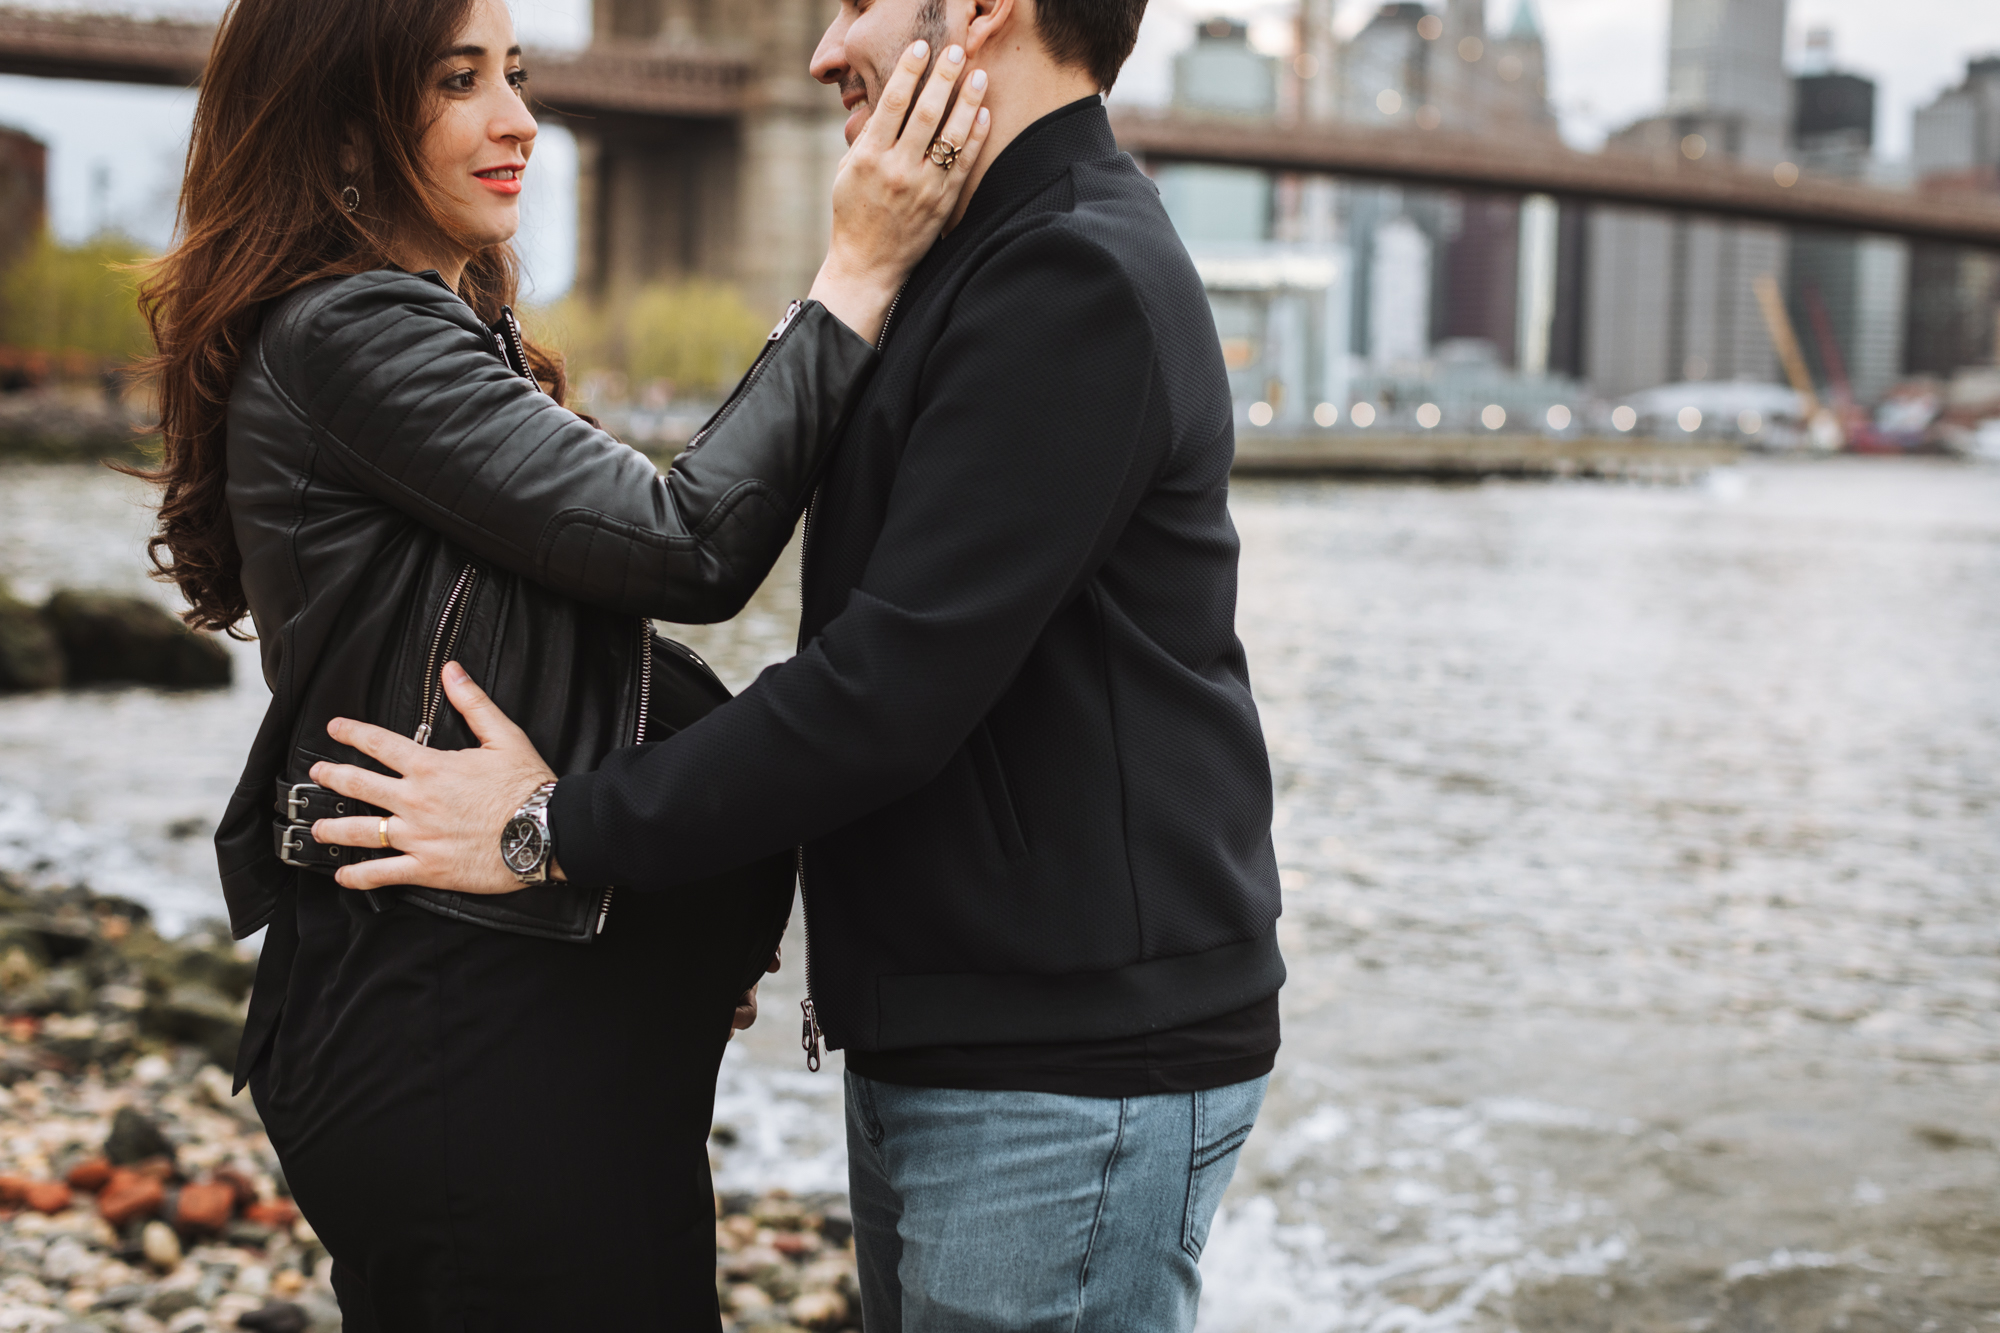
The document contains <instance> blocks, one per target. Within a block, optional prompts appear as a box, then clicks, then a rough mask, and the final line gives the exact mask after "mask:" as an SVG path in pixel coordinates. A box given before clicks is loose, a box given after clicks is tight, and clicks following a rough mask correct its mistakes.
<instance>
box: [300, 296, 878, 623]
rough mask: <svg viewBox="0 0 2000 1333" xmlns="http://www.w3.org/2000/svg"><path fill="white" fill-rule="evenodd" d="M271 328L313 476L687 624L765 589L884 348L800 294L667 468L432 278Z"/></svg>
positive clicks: (549, 582)
mask: <svg viewBox="0 0 2000 1333" xmlns="http://www.w3.org/2000/svg"><path fill="white" fill-rule="evenodd" d="M261 343H262V349H261V350H262V355H263V356H264V358H265V361H266V364H267V366H268V367H269V372H270V375H271V379H272V381H273V382H274V383H275V384H276V385H277V386H278V387H279V388H281V389H282V390H283V391H284V392H285V393H286V395H287V396H288V397H289V398H290V400H291V404H292V407H293V409H294V410H295V412H296V413H297V415H298V417H299V418H300V420H301V423H302V424H303V425H304V426H305V427H306V428H308V429H310V430H311V431H312V433H313V435H314V437H315V439H316V441H317V442H318V444H319V447H320V450H321V452H322V455H323V456H324V459H325V462H324V464H322V465H321V466H320V467H319V468H318V469H317V472H318V476H317V478H316V481H317V484H319V485H322V486H324V485H339V484H342V483H345V484H346V485H348V486H351V487H352V488H353V489H354V490H356V491H360V492H362V493H365V494H367V495H369V496H372V497H373V498H375V499H377V500H380V501H382V502H383V503H386V504H389V505H391V506H393V507H395V508H397V509H400V510H402V511H403V512H405V513H407V514H409V515H410V516H411V517H412V518H414V519H416V520H417V521H418V522H420V523H423V524H424V525H425V526H426V527H430V528H433V529H435V530H437V531H439V532H442V533H444V534H445V535H446V536H448V537H450V538H451V539H452V540H453V541H455V542H457V543H458V544H460V545H461V546H464V547H465V548H466V549H467V550H469V551H471V552H472V553H473V554H474V555H476V556H478V557H480V558H481V559H484V560H489V561H491V562H493V563H494V564H497V565H499V566H501V567H503V568H506V569H510V570H512V571H514V572H516V573H518V574H522V575H524V576H526V577H528V578H531V579H534V580H535V581H536V582H538V583H541V584H543V585H544V586H547V587H549V588H552V589H554V590H555V591H557V592H560V593H562V594H564V595H565V596H569V597H573V598H576V599H577V600H579V601H583V602H588V603H591V604H592V605H596V606H602V607H606V608H609V609H613V610H623V611H630V612H634V613H638V614H644V615H650V616H656V617H659V618H661V619H666V620H675V621H680V622H682V623H693V622H699V621H708V620H719V619H725V618H727V617H728V616H731V615H733V614H735V613H736V611H737V610H738V609H739V608H740V607H741V606H742V604H743V602H744V601H745V600H747V599H748V598H749V596H750V594H751V593H752V592H754V591H755V590H756V588H757V585H758V583H760V582H761V581H762V579H763V577H764V575H765V573H766V572H768V570H769V568H770V566H771V563H772V562H773V561H774V560H775V559H776V558H777V555H778V552H779V551H781V550H782V549H783V548H784V544H785V541H786V539H787V538H788V536H789V535H790V532H791V529H792V525H793V523H794V522H795V521H796V520H797V518H798V515H799V512H800V511H801V510H802V509H803V508H804V506H805V502H806V498H807V496H808V494H809V493H810V487H811V484H812V480H813V477H814V476H815V475H816V473H817V469H818V467H819V464H820V462H821V460H822V459H823V457H824V456H825V454H826V452H827V450H828V449H830V448H831V447H832V444H833V441H834V439H835V438H836V437H837V434H838V431H839V427H840V424H841V422H842V421H843V420H844V419H845V416H846V413H847V411H848V410H849V408H850V407H851V406H852V404H853V401H854V399H855V398H856V397H857V396H858V395H859V393H860V391H861V389H862V387H863V385H864V384H865V382H866V379H867V372H868V370H869V368H870V367H871V366H872V365H873V364H874V361H875V352H874V349H873V348H871V347H870V346H869V345H868V344H867V343H865V342H863V341H862V340H861V338H860V337H859V336H858V335H857V334H855V333H854V332H853V330H851V329H849V328H848V327H847V326H846V325H844V324H842V323H841V322H840V321H839V320H837V319H835V318H833V317H832V316H831V315H830V314H828V313H827V312H826V310H825V309H824V308H823V307H821V306H819V305H817V304H814V303H808V304H806V305H804V306H801V307H799V308H798V309H797V310H796V311H795V312H793V314H792V315H791V317H790V318H789V319H788V320H787V321H786V323H785V324H784V325H783V326H782V327H781V328H780V329H779V330H777V331H774V333H773V337H772V340H771V342H769V343H768V344H767V345H766V347H765V349H764V353H763V355H762V356H761V357H760V358H759V361H758V364H757V366H756V367H755V368H754V369H753V371H752V372H751V374H750V375H748V376H746V377H745V381H744V383H743V384H742V385H741V386H739V388H738V390H737V393H736V394H735V395H734V396H733V397H732V399H731V401H730V403H729V404H728V405H727V406H726V407H725V409H724V410H723V412H721V413H719V414H718V416H717V419H716V420H715V421H714V422H712V423H711V425H710V427H709V428H708V429H707V430H706V432H705V434H704V436H703V438H702V439H701V440H700V442H699V444H698V445H697V446H696V447H695V448H693V449H691V450H689V451H687V453H686V454H685V455H684V457H683V459H682V460H677V461H676V463H675V465H674V467H673V468H672V469H671V470H670V471H669V472H668V473H667V475H666V476H664V477H662V476H660V475H658V473H657V472H656V470H655V469H654V467H653V464H652V462H651V461H650V460H648V459H647V458H646V457H645V456H644V455H643V454H640V453H637V452H636V451H634V450H632V449H630V448H627V447H626V446H625V445H623V444H620V443H619V442H618V441H617V440H615V439H613V438H612V437H611V436H609V435H607V434H605V433H604V432H603V431H601V430H599V429H597V428H596V427H594V426H592V425H590V424H589V423H588V422H586V421H584V420H583V419H582V418H580V417H578V416H577V415H576V414H575V413H573V412H571V411H569V410H568V409H567V408H563V407H559V406H557V405H556V403H555V402H554V400H552V399H551V398H549V397H548V395H546V394H544V393H542V392H541V391H540V390H539V389H537V388H536V387H535V386H534V384H533V383H532V382H531V381H529V380H526V379H523V378H522V377H520V376H518V375H516V374H514V373H513V372H512V371H511V370H510V369H508V367H507V366H506V364H505V363H504V362H503V361H502V360H501V359H500V358H499V356H497V355H496V354H495V352H494V350H493V341H492V335H491V334H489V333H488V332H487V330H486V329H485V327H484V326H483V325H482V324H481V323H480V322H479V319H478V317H477V316H476V315H474V314H473V312H472V310H471V309H470V308H469V307H467V306H466V305H465V303H464V302H462V301H460V300H459V299H458V297H456V296H455V295H453V294H452V293H450V292H448V291H446V290H445V289H444V288H443V287H442V286H441V285H439V284H438V283H436V282H434V281H432V280H430V279H427V278H423V277H419V276H416V275H412V274H404V273H394V272H379V273H367V274H361V275H358V276H356V277H352V278H346V279H342V280H340V281H337V282H335V283H331V284H329V285H328V286H327V287H326V288H324V289H322V290H321V291H317V292H314V293H312V294H311V295H310V296H308V297H307V298H306V299H304V300H301V301H299V302H296V303H294V304H293V305H292V306H291V307H289V308H288V309H286V310H285V311H284V312H283V314H282V315H281V317H280V318H279V319H278V320H277V321H276V322H275V323H274V324H273V325H271V326H268V327H267V328H266V329H265V331H264V336H263V338H262V340H261ZM326 464H331V466H327V465H326Z"/></svg>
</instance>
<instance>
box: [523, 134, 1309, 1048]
mask: <svg viewBox="0 0 2000 1333" xmlns="http://www.w3.org/2000/svg"><path fill="white" fill-rule="evenodd" d="M1231 420H1232V418H1231V408H1230V397H1229V389H1228V384H1227V381H1226V377H1225V373H1224V369H1223V365H1222V359H1221V353H1220V349H1219V347H1218V344H1217V339H1216V334H1215V327H1214V323H1213V319H1212V317H1211V315H1210V313H1209V309H1208V305H1207V302H1206V299H1205V297H1204V295H1203V292H1202V287H1201V283H1200V280H1199V279H1198V277H1197V276H1196V273H1195V271H1194V267H1193V265H1192V263H1191V262H1190V261H1189V259H1188V256H1187V254H1186V252H1185V251H1184V249H1183V248H1182V246H1181V243H1180V241H1179V239H1178V238H1177V237H1176V236H1175V234H1174V231H1173V229H1172V227H1171V225H1170V224H1169V223H1168V220H1167V217H1166V214H1165V212H1164V210H1163V209H1162V208H1161V206H1160V202H1159V198H1158V194H1157V191H1156V190H1155V189H1154V187H1153V185H1152V183H1151V182H1150V181H1148V180H1147V179H1146V177H1145V176H1144V175H1143V174H1141V173H1140V172H1139V170H1138V169H1137V168H1136V167H1135V166H1134V165H1133V163H1132V161H1131V159H1130V158H1128V157H1125V156H1122V155H1120V154H1119V152H1118V150H1117V146H1116V144H1115V142H1114V141H1113V139H1112V135H1111V129H1110V125H1109V122H1108V120H1107V118H1106V116H1105V113H1104V110H1103V108H1102V105H1101V104H1100V102H1099V101H1098V99H1096V98H1091V99H1088V100H1087V101H1083V102H1078V103H1075V104H1073V105H1071V106H1069V107H1067V108H1064V109H1063V110H1060V111H1058V112H1055V113H1053V114H1052V115H1050V116H1048V117H1045V118H1044V119H1043V120H1042V121H1040V122H1038V123H1037V124H1036V125H1034V126H1032V127H1030V128H1029V129H1028V130H1027V131H1025V132H1024V133H1023V134H1022V135H1021V136H1020V137H1019V138H1017V139H1016V140H1015V141H1014V142H1013V143H1012V144H1010V145H1009V146H1008V148H1007V149H1006V150H1005V152H1003V153H1002V154H1001V155H1000V157H999V158H997V159H996V160H995V162H994V163H993V165H992V167H991V169H990V170H989V172H988V174H987V176H986V178H985V179H984V181H983V182H982V183H981V184H980V186H979V189H978V193H977V194H976V195H975V196H974V198H973V200H972V202H971V204H970V206H969V208H968V211H967V213H966V215H965V217H964V219H963V220H962V222H961V223H960V224H959V226H958V227H957V228H955V229H954V230H953V231H952V233H951V234H950V235H948V236H947V237H946V238H945V239H944V240H942V241H941V242H940V243H939V244H938V245H937V247H936V248H935V249H934V250H933V251H932V252H931V254H930V255H929V256H928V257H926V259H925V260H924V261H923V263H922V264H920V265H919V266H918V268H917V270H916V272H915V273H914V274H913V275H912V277H911V280H910V283H909V285H908V287H907V288H906V289H905V292H904V295H903V298H902V300H901V302H900V304H899V306H898V307H897V308H896V309H895V311H894V312H893V314H892V318H891V323H890V326H889V328H888V331H887V333H886V341H885V344H884V354H883V361H882V364H881V366H880V367H879V369H878V370H877V372H876V374H875V376H874V378H873V379H872V381H871V382H870V385H869V387H868V389H867V391H866V392H865V394H864V396H863V397H862V399H861V401H860V403H859V404H858V406H857V408H856V410H855V413H854V415H853V417H852V419H851V421H850V423H849V424H848V426H847V428H846V430H845V432H844V434H843V437H842V440H841V444H840V446H839V449H838V452H837V453H836V454H835V456H834V458H833V460H832V461H831V462H830V464H829V466H828V470H827V472H826V474H825V476H824V478H823V479H822V481H821V484H820V487H819V492H818V497H817V500H816V501H815V504H814V507H813V509H812V510H811V511H810V512H809V514H808V517H807V535H806V575H805V599H804V617H803V623H802V625H801V630H800V643H801V648H800V652H799V654H798V656H797V657H795V658H793V659H792V660H790V661H789V662H786V663H784V664H783V665H781V666H777V667H773V668H771V669H770V670H768V671H766V672H765V673H764V674H763V675H762V676H761V677H760V678H759V679H758V680H757V682H756V683H755V684H754V685H752V686H751V687H750V688H749V689H748V690H746V691H745V692H744V693H743V694H741V695H739V696H738V697H737V698H736V699H735V700H733V701H731V702H730V703H728V704H726V705H724V706H723V707H721V708H719V709H717V710H716V711H715V712H714V713H711V714H710V715H708V716H707V717H706V718H704V719H703V720H701V721H700V722H698V723H696V724H695V725H694V726H692V727H690V728H689V729H687V730H686V731H684V732H682V733H681V734H679V735H678V736H676V737H674V738H672V739H671V740H669V741H666V742H664V743H663V744H660V745H657V746H649V747H646V749H645V750H643V751H638V750H622V751H619V752H618V753H616V754H614V755H612V756H611V757H610V758H609V759H608V760H607V761H606V762H605V763H604V764H603V765H602V766H601V767H600V768H599V769H598V770H597V771H596V772H594V773H586V774H575V775H571V776H568V777H565V778H564V779H563V780H562V781H561V783H560V784H559V785H558V787H557V789H556V794H555V798H554V800H553V802H552V804H551V817H552V824H553V827H554V830H555V836H556V847H557V855H558V856H559V857H560V858H561V861H562V863H563V865H564V866H565V867H566V868H567V869H568V870H569V872H570V873H572V874H580V875H582V876H583V877H584V878H586V879H602V880H605V881H608V882H616V883H619V884H629V885H634V886H639V887H641V888H642V889H643V888H645V887H648V886H650V887H652V888H655V889H658V890H660V891H672V888H671V886H673V885H675V884H677V883H680V882H684V881H687V880H690V879H694V878H697V877H700V876H703V875H706V874H710V873H713V872H714V871H716V870H719V869H721V868H724V867H726V866H729V865H732V864H735V863H737V862H739V861H741V860H743V859H745V858H747V857H751V856H756V855H760V854H765V853H768V852H771V851H773V850H775V849H777V848H780V847H783V846H786V845H789V844H792V843H803V844H804V845H805V855H804V869H805V904H806V928H807V932H808V937H807V940H806V945H807V951H808V959H807V971H808V984H809V987H810V990H811V994H812V998H813V1001H814V1004H815V1006H816V1008H817V1012H818V1016H819V1020H820V1022H821V1024H822V1025H823V1027H824V1029H825V1033H826V1035H827V1038H828V1039H829V1044H831V1045H833V1046H836V1047H841V1046H845V1047H849V1048H853V1049H858V1050H862V1051H883V1050H896V1049H903V1048H911V1047H926V1046H934V1045H977V1044H981V1043H999V1042H1031V1043H1032V1042H1063V1041H1073V1040H1090V1039H1096V1038H1112V1037H1124V1036H1130V1035H1135V1034H1140V1033H1148V1032H1158V1031H1163V1030H1166V1029H1171V1028H1176V1027H1180V1026H1184V1025H1186V1024H1190V1023H1195V1022H1199V1021H1201V1020H1203V1019H1207V1018H1211V1017H1215V1016H1217V1015H1221V1014H1225V1013H1229V1012H1232V1011H1235V1010H1239V1009H1242V1008H1244V1007H1245V1006H1247V1005H1250V1004H1253V1003H1255V1002H1257V1001H1260V1000H1263V999H1266V998H1268V997H1269V996H1270V995H1272V994H1273V993H1274V992H1275V991H1276V990H1277V989H1278V987H1279V986H1280V985H1281V984H1282V982H1283V980H1284V966H1283V963H1282V961H1281V959H1280V957H1279V954H1278V949H1277V943H1276V935H1275V925H1276V918H1277V916H1278V911H1279V894H1278V882H1277V869H1276V864H1275V860H1274V857H1273V853H1272V848H1271V841H1270V820H1271V777H1270V769H1269V763H1268V760H1267V758H1266V753H1265V748H1264V743H1263V736H1262V732H1261V730H1260V728H1259V725H1258V720H1257V710H1256V707H1255V705H1254V703H1253V702H1252V699H1251V693H1250V684H1249V679H1248V670H1247V667H1246V664H1245V660H1244V654H1243V649H1242V645H1241V644H1240V642H1239V641H1238V640H1237V637H1236V634H1235V628H1234V617H1235V599H1236V565H1237V539H1236V534H1235V530H1234V528H1233V526H1232V525H1231V522H1230V518H1229V513H1228V507H1227V498H1228V476H1229V466H1230V461H1231V456H1232V452H1233V448H1234V442H1233V438H1234V437H1233V432H1232V425H1231Z"/></svg>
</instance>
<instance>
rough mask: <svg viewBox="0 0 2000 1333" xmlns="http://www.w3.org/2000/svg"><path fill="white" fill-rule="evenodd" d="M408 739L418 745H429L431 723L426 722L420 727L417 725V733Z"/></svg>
mask: <svg viewBox="0 0 2000 1333" xmlns="http://www.w3.org/2000/svg"><path fill="white" fill-rule="evenodd" d="M410 739H411V740H413V741H415V742H416V743H417V744H419V745H429V744H430V743H431V724H430V723H428V722H426V723H424V724H423V725H422V726H421V727H418V728H417V734H416V735H414V736H412V737H410Z"/></svg>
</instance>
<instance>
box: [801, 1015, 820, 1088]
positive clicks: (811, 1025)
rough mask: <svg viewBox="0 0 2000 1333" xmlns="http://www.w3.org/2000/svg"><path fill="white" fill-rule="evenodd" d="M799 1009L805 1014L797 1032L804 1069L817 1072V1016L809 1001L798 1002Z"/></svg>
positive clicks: (818, 1032) (818, 1035) (818, 1033)
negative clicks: (804, 1060)
mask: <svg viewBox="0 0 2000 1333" xmlns="http://www.w3.org/2000/svg"><path fill="white" fill-rule="evenodd" d="M799 1008H800V1009H801V1010H803V1011H804V1012H805V1016H806V1021H805V1023H804V1024H803V1025H802V1027H801V1029H800V1032H799V1046H800V1047H801V1048H802V1049H803V1050H804V1051H805V1053H806V1068H807V1069H809V1070H811V1071H812V1072H813V1073H815V1074H817V1073H818V1072H819V1038H820V1031H819V1015H818V1014H816V1013H814V1012H813V1002H812V1001H811V1000H801V1001H799Z"/></svg>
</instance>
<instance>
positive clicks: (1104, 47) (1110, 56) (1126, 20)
mask: <svg viewBox="0 0 2000 1333" xmlns="http://www.w3.org/2000/svg"><path fill="white" fill-rule="evenodd" d="M1145 15H1146V0H1035V26H1036V27H1037V28H1038V29H1039V30H1040V31H1041V34H1042V43H1043V44H1044V45H1045V46H1047V47H1048V48H1049V54H1050V55H1052V56H1054V57H1055V59H1056V62H1057V63H1058V64H1063V65H1080V66H1082V67H1083V68H1084V69H1087V70H1089V71H1090V77H1092V78H1093V79H1096V80H1097V86H1098V87H1099V88H1100V89H1102V90H1103V91H1105V92H1110V91H1111V85H1112V83H1113V82H1115V81H1116V80H1117V78H1118V71H1119V69H1120V68H1121V67H1122V66H1123V65H1124V64H1125V57H1127V56H1129V55H1131V54H1132V45H1133V43H1135V42H1137V41H1138V40H1139V20H1140V19H1142V18H1144V17H1145Z"/></svg>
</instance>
